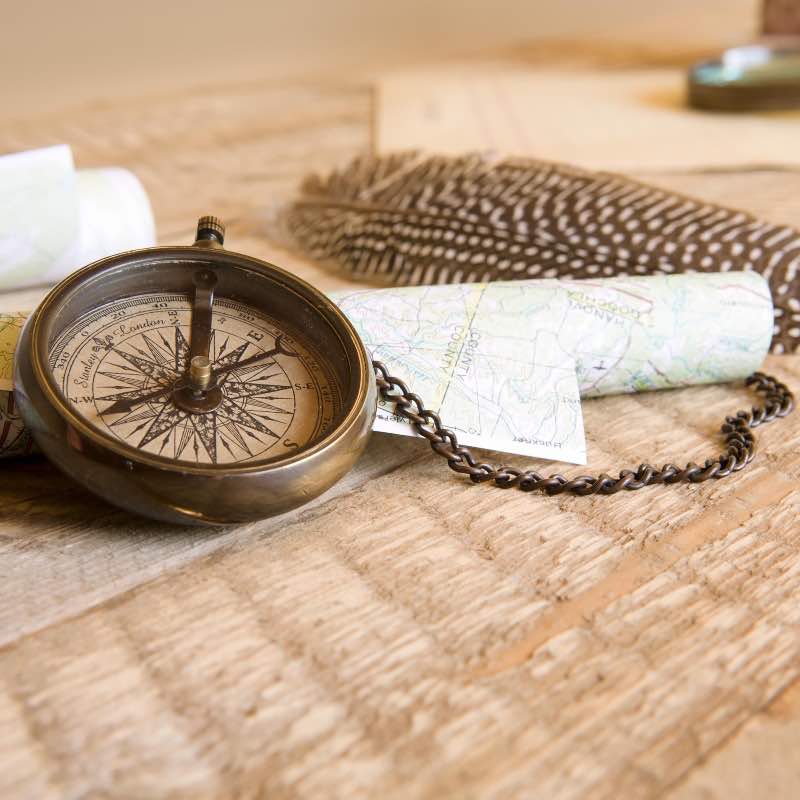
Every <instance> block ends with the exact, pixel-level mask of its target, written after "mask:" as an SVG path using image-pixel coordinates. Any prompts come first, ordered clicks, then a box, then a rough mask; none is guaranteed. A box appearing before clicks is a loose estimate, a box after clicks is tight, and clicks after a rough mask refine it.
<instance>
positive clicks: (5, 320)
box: [0, 313, 33, 458]
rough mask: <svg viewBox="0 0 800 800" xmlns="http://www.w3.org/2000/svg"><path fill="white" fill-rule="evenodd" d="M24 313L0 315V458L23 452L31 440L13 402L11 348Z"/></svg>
mask: <svg viewBox="0 0 800 800" xmlns="http://www.w3.org/2000/svg"><path fill="white" fill-rule="evenodd" d="M27 316H28V315H27V314H22V313H19V314H0V458H8V457H10V456H19V455H26V454H27V453H30V452H31V449H32V447H33V441H32V439H31V437H30V435H29V434H28V432H27V431H26V430H25V428H24V426H23V424H22V419H21V418H20V416H19V413H18V411H17V407H16V403H15V402H14V393H13V391H12V389H13V388H14V386H13V383H12V375H13V369H14V349H15V347H16V346H17V339H18V338H19V334H20V331H21V330H22V325H23V323H24V322H25V318H26V317H27Z"/></svg>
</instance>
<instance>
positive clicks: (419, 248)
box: [283, 153, 800, 353]
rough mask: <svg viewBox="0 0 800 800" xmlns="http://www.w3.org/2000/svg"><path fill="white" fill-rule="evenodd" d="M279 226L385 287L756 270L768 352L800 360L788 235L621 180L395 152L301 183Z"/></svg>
mask: <svg viewBox="0 0 800 800" xmlns="http://www.w3.org/2000/svg"><path fill="white" fill-rule="evenodd" d="M283 222H284V225H285V226H286V227H287V228H288V231H289V233H290V234H291V236H292V237H293V239H294V240H295V241H296V242H297V243H298V244H299V245H300V246H301V247H302V248H303V249H304V251H305V252H306V253H307V254H308V255H310V256H311V257H312V258H314V259H317V260H320V261H327V262H333V263H335V264H336V265H337V266H338V267H339V268H341V269H344V270H345V271H347V272H348V273H350V274H351V275H352V276H353V277H356V278H361V279H367V280H372V281H380V282H382V283H393V284H404V285H405V284H431V283H450V282H461V281H492V280H514V279H523V278H526V279H530V278H597V277H606V276H607V277H610V276H616V275H650V274H657V273H671V272H687V271H695V272H725V271H728V270H756V271H758V272H760V273H761V274H762V275H764V276H765V278H766V279H767V280H768V282H769V284H770V288H771V290H772V295H773V301H774V306H775V332H774V336H773V340H772V350H773V352H776V353H784V352H800V232H798V231H797V230H795V229H793V228H790V227H786V226H780V225H772V224H770V223H767V222H763V221H759V220H757V219H755V218H754V217H752V216H750V215H749V214H746V213H745V212H743V211H737V210H734V209H728V208H723V207H721V206H718V205H715V204H712V203H707V202H704V201H701V200H694V199H692V198H689V197H685V196H682V195H679V194H675V193H672V192H668V191H665V190H663V189H658V188H655V187H652V186H648V185H646V184H643V183H640V182H638V181H634V180H631V179H630V178H626V177H624V176H621V175H614V174H610V173H593V172H588V171H584V170H580V169H576V168H573V167H569V166H565V165H562V164H555V163H548V162H542V161H534V160H522V159H519V160H514V159H508V160H501V161H493V160H491V159H487V158H485V157H482V156H479V155H467V156H463V157H457V158H448V157H439V156H427V155H421V154H418V153H400V154H395V155H387V156H382V157H364V158H358V159H356V160H355V161H353V162H351V163H350V164H349V165H348V166H347V167H345V168H344V169H342V170H339V171H336V172H333V173H332V174H330V175H329V176H327V177H319V176H310V177H309V178H307V179H306V180H305V181H304V183H303V185H302V187H301V191H300V196H299V197H298V198H297V199H296V200H295V201H294V202H293V203H292V204H291V205H290V206H289V207H288V208H287V210H286V212H285V215H284V219H283Z"/></svg>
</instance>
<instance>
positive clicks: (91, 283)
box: [15, 217, 377, 524]
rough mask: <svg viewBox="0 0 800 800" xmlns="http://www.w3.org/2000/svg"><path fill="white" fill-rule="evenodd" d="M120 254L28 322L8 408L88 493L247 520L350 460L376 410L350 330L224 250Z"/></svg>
mask: <svg viewBox="0 0 800 800" xmlns="http://www.w3.org/2000/svg"><path fill="white" fill-rule="evenodd" d="M223 242H224V228H223V226H222V224H221V223H220V222H219V220H217V219H216V218H215V217H203V218H202V219H201V220H200V222H199V223H198V228H197V240H196V241H195V243H194V244H193V245H192V246H190V247H158V248H150V249H146V250H138V251H133V252H129V253H122V254H120V255H117V256H113V257H111V258H107V259H104V260H102V261H98V262H96V263H94V264H91V265H90V266H88V267H86V268H85V269H82V270H80V271H79V272H76V273H75V274H73V275H72V276H70V277H68V278H67V279H66V280H64V281H63V282H62V283H60V284H59V285H58V286H56V287H55V289H53V290H52V292H50V294H49V295H48V296H47V297H46V298H45V300H44V301H43V303H42V304H41V306H40V307H39V308H38V309H37V311H36V312H35V313H34V314H33V315H32V316H31V318H30V319H29V320H28V322H27V324H26V326H25V329H24V331H23V333H22V336H21V339H20V343H19V347H18V350H17V358H16V373H15V382H16V385H15V391H16V393H17V398H18V401H19V404H20V410H21V413H22V415H23V417H24V419H25V421H26V423H27V425H28V426H29V427H30V429H31V431H32V433H33V436H34V438H35V440H36V442H37V444H38V445H39V447H40V448H41V449H42V450H43V451H44V453H45V454H46V455H47V456H48V458H49V459H50V460H51V461H53V462H54V463H55V464H56V465H57V466H58V467H60V468H61V469H62V470H64V471H65V472H66V473H67V474H69V475H70V476H72V477H73V478H75V479H76V480H78V481H79V482H80V483H82V484H83V485H84V486H86V487H87V488H88V489H90V490H91V491H93V492H95V493H96V494H98V495H100V496H102V497H104V498H105V499H107V500H109V501H110V502H112V503H115V504H117V505H120V506H122V507H124V508H127V509H129V510H131V511H135V512H138V513H140V514H145V515H147V516H150V517H154V518H156V519H160V520H165V521H171V522H184V523H185V522H189V523H198V524H202V523H209V524H213V523H223V522H235V521H244V520H251V519H258V518H261V517H265V516H269V515H271V514H276V513H280V512H282V511H285V510H288V509H290V508H293V507H295V506H297V505H300V504H301V503H304V502H307V501H308V500H310V499H312V498H313V497H315V496H317V495H318V494H320V493H321V492H323V491H324V490H325V489H327V488H328V487H329V486H331V485H332V484H333V483H334V482H335V481H337V480H338V479H339V478H340V477H341V476H342V475H343V474H344V473H345V472H346V471H347V470H348V469H349V468H350V467H351V466H352V465H353V463H354V462H355V460H356V459H357V458H358V456H359V454H360V453H361V451H362V449H363V448H364V445H365V444H366V441H367V438H368V436H369V432H370V430H371V427H372V422H373V418H374V416H375V409H376V394H377V389H376V383H375V377H374V372H373V369H372V367H371V364H370V361H369V358H368V356H367V353H366V351H365V349H364V346H363V344H362V343H361V340H360V339H359V337H358V335H357V334H356V332H355V329H354V328H353V327H352V325H351V324H350V322H349V321H348V320H347V319H346V317H345V316H344V315H343V314H342V313H341V312H340V311H339V309H338V308H337V307H336V305H335V304H334V303H332V302H331V301H330V300H329V299H328V298H327V297H325V296H324V295H323V294H322V293H321V292H319V291H318V290H316V289H315V288H314V287H312V286H310V285H309V284H308V283H306V282H305V281H302V280H300V279H299V278H297V277H295V276H294V275H291V274H290V273H288V272H286V271H284V270H282V269H280V268H278V267H276V266H273V265H272V264H267V263H265V262H263V261H259V260H257V259H255V258H251V257H249V256H244V255H241V254H238V253H233V252H230V251H228V250H226V249H224V248H223Z"/></svg>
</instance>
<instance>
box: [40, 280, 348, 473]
mask: <svg viewBox="0 0 800 800" xmlns="http://www.w3.org/2000/svg"><path fill="white" fill-rule="evenodd" d="M191 317H192V303H191V298H190V296H188V295H186V294H169V293H163V294H160V293H159V294H141V295H135V296H128V297H125V298H123V299H120V300H116V301H114V302H109V303H106V304H103V305H100V306H98V307H96V308H93V309H92V310H90V311H89V312H87V313H85V314H82V315H80V316H79V317H78V318H76V319H74V320H73V321H71V323H70V324H68V325H67V326H66V327H65V328H64V329H63V330H61V331H60V332H59V333H58V334H57V335H56V336H55V337H54V338H53V339H52V341H51V345H50V368H51V370H52V373H53V377H54V379H55V381H56V383H57V385H58V387H59V389H60V390H61V392H62V393H63V395H64V397H65V398H66V400H67V401H68V403H69V404H70V406H71V407H72V409H73V411H75V412H76V413H77V414H78V415H79V416H80V417H81V418H82V419H83V420H84V421H85V422H87V423H88V424H89V425H91V426H92V427H94V428H95V429H97V430H99V431H100V432H101V433H103V434H105V435H107V436H110V437H113V438H114V439H116V440H118V441H119V442H121V443H124V444H125V445H127V446H129V447H132V448H135V449H137V450H138V451H141V452H144V453H147V454H148V455H151V456H157V457H161V458H166V459H169V460H170V461H176V462H181V463H187V464H192V465H221V466H225V465H238V464H249V463H255V462H261V461H274V460H278V459H281V458H285V457H288V456H291V455H293V454H294V453H296V452H298V451H299V450H301V449H303V448H305V447H307V446H309V445H311V444H313V443H314V442H315V441H316V440H318V439H319V438H320V437H322V436H324V435H325V433H326V432H327V431H328V430H329V429H330V427H331V426H332V425H334V424H335V421H336V419H337V417H338V416H339V414H340V411H341V403H342V400H341V391H340V389H339V387H338V386H337V383H336V379H335V377H334V375H333V374H332V372H331V371H330V370H328V369H327V368H326V364H325V361H324V359H323V358H322V357H321V355H320V353H319V352H318V351H317V350H316V348H315V346H314V343H313V341H311V340H310V339H307V338H306V337H304V336H303V334H302V332H301V331H299V330H289V329H287V327H286V325H285V324H282V323H281V322H280V321H278V320H275V319H273V318H271V317H270V316H268V315H266V314H264V313H263V312H261V311H259V310H257V309H255V308H253V307H251V306H248V305H246V304H243V303H241V302H238V301H235V300H230V299H226V298H225V297H217V298H215V299H214V303H213V316H212V321H211V331H210V340H209V346H208V359H209V360H210V362H211V365H210V366H211V370H212V378H213V384H214V387H215V391H217V389H218V392H217V395H216V396H217V401H216V404H215V405H214V407H213V408H212V409H211V410H208V411H205V412H204V413H192V412H191V411H190V410H186V409H185V408H184V407H182V406H181V404H180V403H179V402H176V391H177V390H178V387H180V386H181V384H182V382H183V381H184V380H185V376H186V375H187V374H188V372H189V358H190V340H191V323H192V320H191Z"/></svg>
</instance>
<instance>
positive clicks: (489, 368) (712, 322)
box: [334, 272, 773, 464]
mask: <svg viewBox="0 0 800 800" xmlns="http://www.w3.org/2000/svg"><path fill="white" fill-rule="evenodd" d="M334 299H335V300H336V301H337V302H338V303H339V305H340V306H341V308H342V310H343V311H344V312H345V313H346V314H347V315H348V317H349V318H350V319H351V321H352V322H353V324H354V325H355V326H356V328H357V329H358V331H359V333H360V334H361V337H362V339H363V340H364V343H365V345H366V346H367V348H368V349H369V350H370V351H371V352H372V353H373V356H374V357H375V358H377V359H378V360H381V361H383V362H384V363H385V364H386V365H387V367H388V368H389V369H390V371H391V372H392V373H393V374H396V375H397V376H398V377H401V378H402V379H403V380H404V381H405V382H406V383H407V384H408V385H409V386H410V388H411V389H412V390H413V391H414V392H416V393H417V394H419V395H420V396H421V397H422V398H423V400H424V401H425V403H426V405H427V406H428V407H429V408H431V409H432V410H434V411H436V412H437V413H438V414H440V416H441V417H442V420H443V422H444V424H445V425H447V426H449V427H451V428H453V429H454V430H455V431H456V433H457V434H458V436H459V440H460V441H462V442H463V443H464V444H467V445H471V446H475V447H482V448H487V449H491V450H500V451H503V452H508V453H517V454H521V455H527V456H532V457H537V458H547V459H555V460H558V461H567V462H572V463H576V464H584V463H586V446H585V438H584V430H583V418H582V414H581V405H580V397H581V396H583V397H591V396H597V395H604V394H615V393H621V392H634V391H646V390H651V389H665V388H675V387H680V386H688V385H691V384H696V383H713V382H719V381H729V380H734V379H737V378H742V377H744V376H746V375H748V374H749V373H750V372H752V371H753V370H755V369H757V368H758V367H759V366H760V365H761V363H762V361H763V360H764V357H765V355H766V352H767V349H768V347H769V343H770V338H771V336H772V324H773V323H772V301H771V297H770V293H769V288H768V286H767V284H766V282H765V281H764V279H763V278H762V277H761V276H760V275H758V274H756V273H751V272H736V273H719V274H691V273H690V274H681V275H663V276H649V277H643V278H608V279H598V280H581V281H564V280H560V281H559V280H534V281H513V282H507V283H503V282H497V283H490V284H453V285H444V286H420V287H406V288H397V289H364V290H359V291H349V292H339V293H337V294H336V295H335V296H334ZM375 429H376V430H380V431H386V432H390V433H402V434H406V435H414V431H413V429H412V428H411V426H410V425H409V424H408V423H407V422H405V421H404V420H402V419H401V418H399V417H397V416H395V415H394V414H393V413H392V410H391V408H389V407H381V408H379V414H378V420H377V422H376V425H375Z"/></svg>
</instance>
